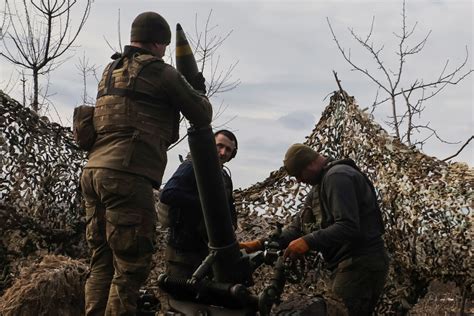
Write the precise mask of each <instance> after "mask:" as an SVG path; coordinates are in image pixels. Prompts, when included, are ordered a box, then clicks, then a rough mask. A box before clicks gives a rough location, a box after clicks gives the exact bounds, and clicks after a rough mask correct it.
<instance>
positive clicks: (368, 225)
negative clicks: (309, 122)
mask: <svg viewBox="0 0 474 316" xmlns="http://www.w3.org/2000/svg"><path fill="white" fill-rule="evenodd" d="M347 179H350V181H351V182H350V183H348V182H347V181H346V180H347ZM339 190H341V191H339ZM383 232H384V228H383V223H382V219H381V213H380V209H379V208H378V205H377V201H376V195H375V190H374V188H373V185H372V183H371V182H370V180H369V179H368V178H367V177H366V176H365V175H364V174H363V173H362V172H361V171H360V170H359V169H358V168H357V167H356V166H355V164H354V162H353V161H351V160H348V159H346V160H341V161H333V160H331V159H328V164H327V165H326V167H325V168H324V169H323V173H322V175H321V180H320V182H319V184H317V185H314V186H313V187H312V188H311V190H310V192H309V194H308V195H307V197H306V200H305V203H304V207H303V209H302V210H301V212H300V213H298V214H296V216H295V218H294V219H293V221H292V223H291V224H290V225H288V227H286V228H285V229H284V230H283V232H282V234H281V236H280V237H279V238H278V240H277V242H278V243H279V244H280V246H281V247H282V248H286V247H287V246H288V244H289V243H290V242H291V241H292V240H295V239H297V238H299V237H302V238H303V239H304V240H305V241H306V242H307V244H308V245H309V247H310V249H313V250H317V251H319V252H321V253H322V255H323V257H324V259H325V261H326V263H327V266H328V268H329V269H330V270H331V271H332V281H333V282H332V290H333V292H334V293H335V294H336V295H338V296H339V297H340V298H342V299H343V301H344V303H345V305H346V307H347V309H348V311H349V315H358V316H359V315H370V314H371V313H372V311H373V310H374V308H375V305H376V303H377V301H378V299H379V297H380V295H381V293H382V291H383V287H384V284H385V280H386V277H387V273H388V264H389V259H388V256H387V254H386V252H385V248H384V242H383V239H382V238H381V236H382V234H383Z"/></svg>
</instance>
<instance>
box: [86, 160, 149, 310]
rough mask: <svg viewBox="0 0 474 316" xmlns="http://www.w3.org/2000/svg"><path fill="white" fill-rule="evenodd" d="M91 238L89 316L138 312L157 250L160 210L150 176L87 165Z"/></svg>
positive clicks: (88, 240)
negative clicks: (158, 210) (142, 288)
mask: <svg viewBox="0 0 474 316" xmlns="http://www.w3.org/2000/svg"><path fill="white" fill-rule="evenodd" d="M81 188H82V195H83V197H84V200H85V206H86V225H87V226H86V239H87V243H88V245H89V247H90V249H91V250H92V258H91V262H90V275H89V277H88V279H87V281H86V287H85V306H86V315H114V316H115V315H135V314H136V305H137V299H138V296H139V289H140V286H141V285H142V284H143V283H144V282H145V280H146V278H147V277H148V274H149V272H150V267H151V259H152V254H153V252H154V240H155V239H154V237H155V226H156V212H155V207H154V197H153V188H152V185H151V183H150V181H148V180H147V179H145V178H143V177H141V176H137V175H133V174H128V173H124V172H119V171H114V170H109V169H100V168H98V169H84V171H83V174H82V178H81Z"/></svg>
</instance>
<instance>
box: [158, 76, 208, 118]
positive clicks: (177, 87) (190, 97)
mask: <svg viewBox="0 0 474 316" xmlns="http://www.w3.org/2000/svg"><path fill="white" fill-rule="evenodd" d="M163 76H164V78H165V81H164V83H163V85H164V88H165V89H164V91H165V93H166V94H167V95H168V97H169V100H171V102H172V105H173V106H175V107H176V108H177V109H179V111H180V112H181V113H183V115H184V117H185V118H186V119H188V120H189V122H190V123H191V124H193V125H196V126H205V125H208V124H210V123H211V120H212V106H211V103H210V102H209V100H208V99H207V97H206V96H204V95H202V94H201V93H199V92H198V91H197V90H194V88H193V87H192V86H191V85H190V84H189V83H188V82H187V81H186V79H185V78H184V77H183V76H182V75H181V74H180V73H179V72H178V71H177V70H176V69H174V68H173V67H166V69H165V70H164V74H163Z"/></svg>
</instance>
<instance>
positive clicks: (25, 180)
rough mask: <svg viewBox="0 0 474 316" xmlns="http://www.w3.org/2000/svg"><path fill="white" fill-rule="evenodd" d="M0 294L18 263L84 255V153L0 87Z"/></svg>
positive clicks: (65, 132)
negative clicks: (81, 186)
mask: <svg viewBox="0 0 474 316" xmlns="http://www.w3.org/2000/svg"><path fill="white" fill-rule="evenodd" d="M0 147H1V155H0V157H1V158H0V169H1V171H0V179H1V180H0V232H1V233H0V267H2V270H3V271H0V293H1V291H2V290H3V289H4V288H5V287H6V286H7V285H9V284H10V283H11V281H12V280H11V279H10V276H12V275H14V274H16V273H18V271H17V270H18V267H17V266H18V261H19V260H21V259H23V258H26V257H28V256H30V255H31V256H33V257H34V256H37V255H39V254H41V253H45V252H52V253H62V254H67V255H69V256H72V257H77V256H80V255H81V254H82V255H83V254H84V249H85V248H84V242H83V240H84V237H83V232H84V224H83V218H82V217H81V214H83V212H82V211H81V201H80V194H79V193H80V192H79V190H78V177H79V174H80V172H81V169H82V165H83V163H84V161H85V160H84V158H85V156H84V154H83V152H81V151H79V150H78V148H77V146H75V145H74V143H73V140H72V134H71V131H70V129H68V128H64V127H61V126H60V125H58V124H55V123H52V124H51V123H48V122H47V121H45V120H44V119H43V118H40V117H39V116H37V115H36V114H35V113H33V112H32V111H30V110H29V109H27V108H25V107H23V106H21V105H20V104H19V103H18V102H16V101H14V100H12V99H10V98H9V97H8V96H7V95H5V94H3V93H1V91H0Z"/></svg>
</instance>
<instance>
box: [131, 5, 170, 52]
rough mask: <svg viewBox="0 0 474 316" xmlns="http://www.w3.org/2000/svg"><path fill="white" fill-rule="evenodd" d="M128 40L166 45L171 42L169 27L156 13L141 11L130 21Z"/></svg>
mask: <svg viewBox="0 0 474 316" xmlns="http://www.w3.org/2000/svg"><path fill="white" fill-rule="evenodd" d="M130 41H131V42H142V43H158V44H166V45H168V44H169V43H170V42H171V29H170V26H169V25H168V22H166V20H165V19H164V18H163V17H162V16H161V15H159V14H158V13H156V12H143V13H141V14H139V15H138V16H137V17H136V18H135V20H133V22H132V28H131V31H130Z"/></svg>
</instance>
